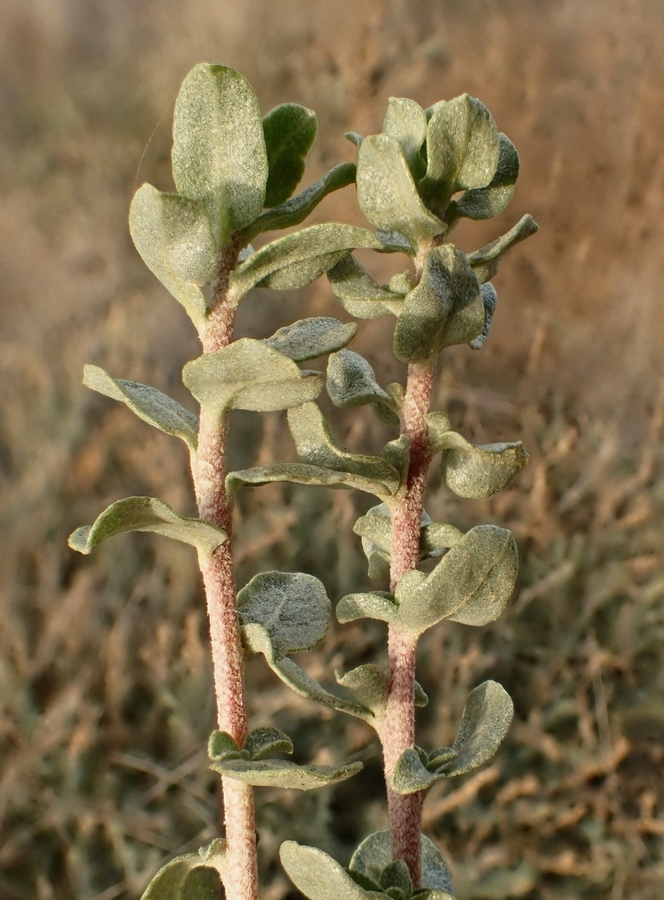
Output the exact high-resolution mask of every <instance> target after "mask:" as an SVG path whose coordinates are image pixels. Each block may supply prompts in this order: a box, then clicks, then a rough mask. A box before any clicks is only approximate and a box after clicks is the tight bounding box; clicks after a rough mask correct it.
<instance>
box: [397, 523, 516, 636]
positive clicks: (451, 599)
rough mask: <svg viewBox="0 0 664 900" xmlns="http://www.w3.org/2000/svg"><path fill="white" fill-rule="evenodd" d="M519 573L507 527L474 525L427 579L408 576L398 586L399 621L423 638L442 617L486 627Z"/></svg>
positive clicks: (414, 574)
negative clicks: (425, 632)
mask: <svg viewBox="0 0 664 900" xmlns="http://www.w3.org/2000/svg"><path fill="white" fill-rule="evenodd" d="M517 570H518V563H517V550H516V544H515V542H514V538H513V537H512V535H511V534H510V532H509V531H507V530H506V529H505V528H498V526H496V525H478V526H477V527H475V528H472V529H471V530H470V531H469V532H468V533H467V534H466V535H464V537H463V539H462V540H461V541H460V542H459V543H458V544H456V545H455V546H454V547H452V548H451V549H450V550H449V551H448V552H447V553H446V554H445V556H444V557H443V558H442V559H441V561H440V562H439V563H438V565H437V566H436V568H435V569H434V570H433V572H431V574H430V575H428V576H425V575H424V574H423V573H422V572H417V571H415V572H408V573H406V575H405V576H404V577H403V578H402V579H401V581H400V582H399V584H398V585H397V588H396V592H395V600H396V603H397V604H398V621H399V623H400V624H402V625H403V626H404V627H405V628H407V629H408V630H410V631H413V632H415V633H416V634H421V633H422V632H423V631H425V630H426V629H427V628H431V626H432V625H435V624H436V623H437V622H440V621H442V620H443V619H450V620H451V621H453V622H460V623H461V624H464V625H486V624H487V623H488V622H493V621H494V619H497V618H498V616H499V615H500V614H501V613H502V612H503V610H504V609H505V607H506V605H507V602H508V600H509V598H510V597H511V595H512V591H513V590H514V584H515V582H516V576H517Z"/></svg>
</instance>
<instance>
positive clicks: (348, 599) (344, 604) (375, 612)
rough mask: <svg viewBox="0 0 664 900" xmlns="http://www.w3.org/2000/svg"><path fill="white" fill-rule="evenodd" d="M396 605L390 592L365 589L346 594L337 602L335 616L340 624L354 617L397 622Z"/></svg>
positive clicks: (352, 620)
mask: <svg viewBox="0 0 664 900" xmlns="http://www.w3.org/2000/svg"><path fill="white" fill-rule="evenodd" d="M398 613H399V610H398V607H397V606H396V604H395V603H394V599H393V598H392V595H391V594H387V593H385V592H384V591H365V592H364V593H361V594H346V596H345V597H342V598H341V600H340V601H339V602H338V604H337V608H336V616H337V619H338V620H339V622H341V624H342V625H345V624H347V623H348V622H354V621H355V620H356V619H378V620H379V621H381V622H398V620H399V619H398Z"/></svg>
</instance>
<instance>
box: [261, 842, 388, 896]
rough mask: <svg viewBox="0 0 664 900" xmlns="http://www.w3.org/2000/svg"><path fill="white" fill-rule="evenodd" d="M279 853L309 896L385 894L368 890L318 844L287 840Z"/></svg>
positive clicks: (293, 877)
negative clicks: (306, 844)
mask: <svg viewBox="0 0 664 900" xmlns="http://www.w3.org/2000/svg"><path fill="white" fill-rule="evenodd" d="M279 856H280V857H281V864H282V866H283V867H284V869H285V870H286V874H287V875H288V877H289V878H290V880H291V881H292V882H293V884H294V885H295V887H296V888H298V889H299V890H300V891H302V893H303V894H304V895H305V897H308V898H309V900H374V898H379V897H382V896H383V895H382V894H377V893H376V892H374V891H365V890H364V888H362V887H360V886H359V884H356V883H355V882H354V881H353V879H352V878H351V877H350V875H349V874H348V873H347V872H346V871H345V870H344V869H342V867H341V866H340V865H339V863H338V862H336V861H335V860H334V859H332V857H331V856H328V855H327V853H323V851H322V850H318V849H317V848H316V847H305V846H302V845H301V844H298V843H296V842H295V841H284V843H283V844H282V845H281V848H280V850H279Z"/></svg>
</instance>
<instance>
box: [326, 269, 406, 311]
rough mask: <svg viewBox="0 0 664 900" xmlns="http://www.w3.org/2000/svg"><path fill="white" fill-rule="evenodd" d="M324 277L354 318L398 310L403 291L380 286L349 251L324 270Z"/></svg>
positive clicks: (401, 304) (399, 309)
mask: <svg viewBox="0 0 664 900" xmlns="http://www.w3.org/2000/svg"><path fill="white" fill-rule="evenodd" d="M327 277H328V280H329V282H330V286H331V288H332V290H333V291H334V295H335V296H336V297H337V298H338V299H339V300H340V301H341V305H342V306H343V308H344V309H345V310H346V312H347V313H349V314H350V315H351V316H355V317H356V318H357V319H378V318H380V317H381V316H386V315H387V314H388V313H390V312H391V313H393V314H394V315H398V314H399V313H400V312H401V309H402V307H403V295H401V294H397V293H394V292H393V291H391V290H389V289H388V288H385V287H381V286H380V285H379V284H378V282H377V281H375V280H374V279H373V278H372V277H371V275H369V273H368V272H367V271H366V269H364V268H363V267H362V266H361V265H360V264H359V262H358V261H357V260H356V259H355V258H354V257H353V256H352V254H350V253H347V254H345V255H344V256H343V257H342V258H341V259H340V260H339V262H338V263H336V265H334V266H333V267H332V268H331V269H329V270H328V272H327Z"/></svg>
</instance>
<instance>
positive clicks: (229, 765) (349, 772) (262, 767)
mask: <svg viewBox="0 0 664 900" xmlns="http://www.w3.org/2000/svg"><path fill="white" fill-rule="evenodd" d="M210 768H211V769H214V771H215V772H219V774H220V775H226V776H228V777H229V778H235V779H237V780H238V781H244V782H245V783H246V784H252V785H254V786H255V787H280V788H290V789H293V790H296V791H311V790H313V789H314V788H320V787H325V786H326V785H328V784H334V783H335V782H337V781H345V780H346V779H347V778H351V777H352V776H353V775H357V773H358V772H359V771H360V770H361V769H362V763H360V762H356V763H350V764H349V765H347V766H340V767H338V768H334V767H333V766H299V765H297V764H296V763H294V762H291V761H290V760H288V759H265V760H249V759H223V760H219V762H214V763H212V765H211V766H210Z"/></svg>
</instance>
